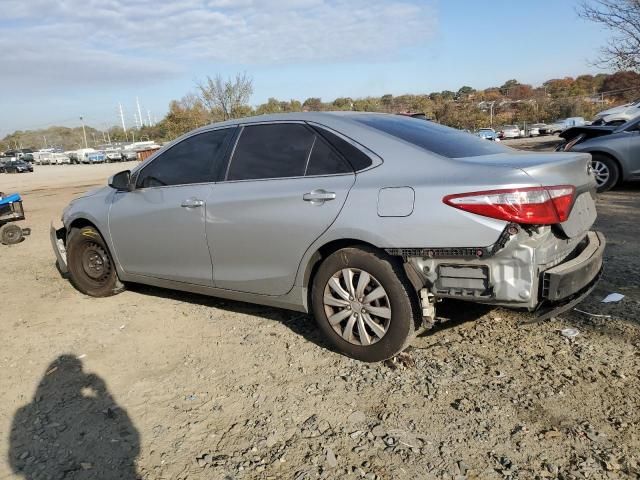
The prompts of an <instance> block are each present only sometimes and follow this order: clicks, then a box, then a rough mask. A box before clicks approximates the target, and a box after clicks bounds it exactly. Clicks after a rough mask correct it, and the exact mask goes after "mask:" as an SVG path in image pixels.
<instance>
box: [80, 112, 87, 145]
mask: <svg viewBox="0 0 640 480" xmlns="http://www.w3.org/2000/svg"><path fill="white" fill-rule="evenodd" d="M80 121H81V122H82V136H83V137H84V148H89V145H87V132H86V130H85V129H84V120H83V119H82V117H80Z"/></svg>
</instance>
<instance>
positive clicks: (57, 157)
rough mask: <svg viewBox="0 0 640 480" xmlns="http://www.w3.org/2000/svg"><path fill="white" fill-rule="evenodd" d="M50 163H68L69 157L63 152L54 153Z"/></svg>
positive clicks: (69, 162)
mask: <svg viewBox="0 0 640 480" xmlns="http://www.w3.org/2000/svg"><path fill="white" fill-rule="evenodd" d="M51 164H52V165H70V164H71V159H70V158H69V156H68V155H66V154H64V153H57V152H56V153H54V154H53V158H52V160H51Z"/></svg>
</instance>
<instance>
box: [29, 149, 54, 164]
mask: <svg viewBox="0 0 640 480" xmlns="http://www.w3.org/2000/svg"><path fill="white" fill-rule="evenodd" d="M33 162H34V163H35V164H36V165H51V164H52V163H53V153H52V152H42V151H40V152H33Z"/></svg>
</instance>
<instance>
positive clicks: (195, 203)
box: [180, 198, 204, 208]
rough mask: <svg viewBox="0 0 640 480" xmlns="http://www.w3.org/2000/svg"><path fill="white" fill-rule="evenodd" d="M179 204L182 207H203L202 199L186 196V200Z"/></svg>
mask: <svg viewBox="0 0 640 480" xmlns="http://www.w3.org/2000/svg"><path fill="white" fill-rule="evenodd" d="M180 206H181V207H184V208H196V207H203V206H204V200H200V199H198V198H187V199H186V200H183V201H182V203H181V204H180Z"/></svg>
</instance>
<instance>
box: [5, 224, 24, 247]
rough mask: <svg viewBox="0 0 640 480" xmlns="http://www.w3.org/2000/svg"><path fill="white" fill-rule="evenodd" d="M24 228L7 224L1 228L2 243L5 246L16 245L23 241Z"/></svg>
mask: <svg viewBox="0 0 640 480" xmlns="http://www.w3.org/2000/svg"><path fill="white" fill-rule="evenodd" d="M22 238H23V236H22V228H20V227H19V226H18V225H16V224H15V223H7V224H5V225H2V227H0V242H2V243H3V244H4V245H15V244H16V243H20V242H21V241H22Z"/></svg>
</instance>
